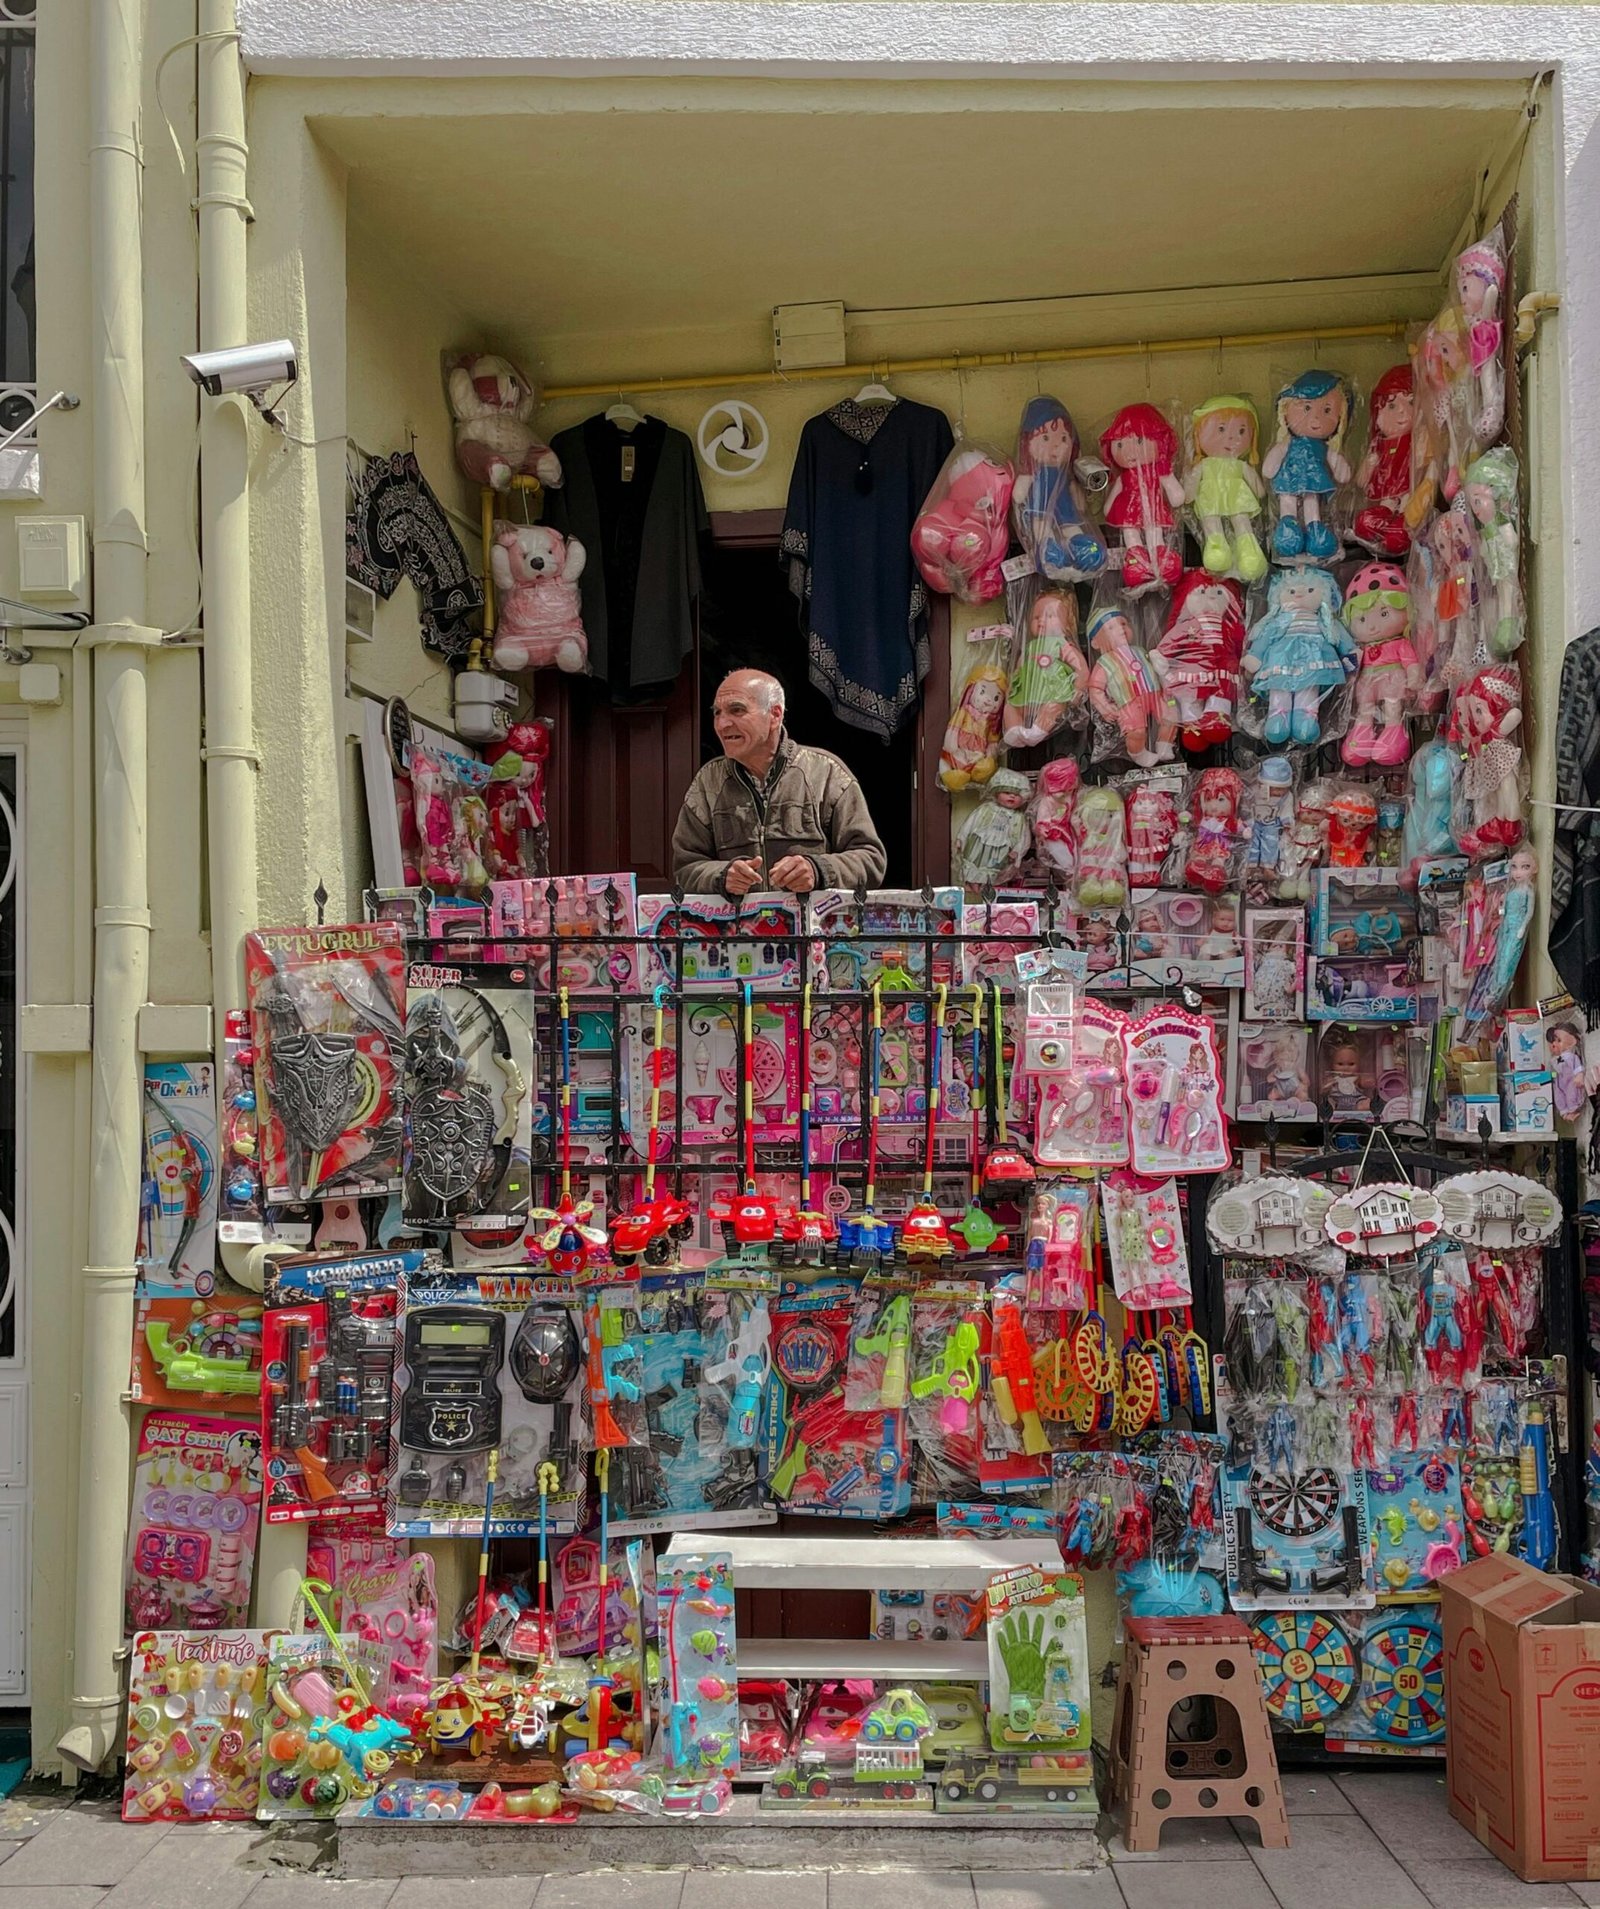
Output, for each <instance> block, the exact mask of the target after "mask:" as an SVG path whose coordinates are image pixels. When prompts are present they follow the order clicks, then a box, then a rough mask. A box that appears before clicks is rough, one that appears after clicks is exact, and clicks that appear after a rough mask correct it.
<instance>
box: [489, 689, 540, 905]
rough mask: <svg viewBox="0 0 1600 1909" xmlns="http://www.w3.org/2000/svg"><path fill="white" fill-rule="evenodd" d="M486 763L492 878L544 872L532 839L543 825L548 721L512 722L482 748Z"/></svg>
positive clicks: (499, 879)
mask: <svg viewBox="0 0 1600 1909" xmlns="http://www.w3.org/2000/svg"><path fill="white" fill-rule="evenodd" d="M483 753H484V759H485V761H487V762H488V763H489V764H490V765H491V768H490V775H489V781H488V785H487V787H486V788H485V790H484V799H485V801H486V802H487V804H488V809H489V843H488V849H489V852H488V855H487V857H486V860H487V862H488V866H489V873H490V875H491V876H492V877H493V878H494V879H495V880H496V881H512V880H518V879H520V878H522V877H523V876H527V875H542V874H543V873H544V872H545V871H544V870H543V869H542V868H538V867H535V866H534V864H535V862H536V861H538V860H540V859H542V858H541V857H540V856H539V855H538V854H537V852H536V851H535V850H534V847H533V842H532V839H531V838H534V837H536V836H537V833H538V831H539V830H541V829H542V828H543V827H544V815H545V809H544V784H545V772H546V770H545V765H546V763H547V762H548V760H549V756H550V725H549V723H547V722H522V723H515V724H513V725H512V727H511V728H510V729H509V730H508V731H507V732H506V735H505V738H504V740H503V741H500V742H497V743H492V744H491V745H490V746H489V747H488V748H487V749H485V750H484V752H483Z"/></svg>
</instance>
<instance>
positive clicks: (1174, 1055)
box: [1123, 1006, 1230, 1176]
mask: <svg viewBox="0 0 1600 1909" xmlns="http://www.w3.org/2000/svg"><path fill="white" fill-rule="evenodd" d="M1123 1053H1124V1066H1125V1069H1126V1074H1127V1083H1128V1089H1127V1091H1128V1101H1129V1106H1130V1109H1131V1113H1132V1119H1131V1123H1130V1124H1131V1132H1132V1151H1133V1159H1132V1165H1133V1169H1134V1171H1135V1172H1136V1173H1143V1174H1150V1175H1156V1176H1161V1175H1164V1174H1169V1173H1218V1172H1220V1171H1221V1170H1222V1169H1223V1168H1224V1167H1225V1166H1227V1164H1228V1161H1229V1158H1230V1152H1229V1146H1228V1127H1227V1121H1226V1119H1225V1118H1224V1116H1223V1112H1222V1069H1221V1064H1220V1061H1219V1059H1218V1055H1217V1048H1216V1040H1215V1036H1214V1034H1213V1031H1212V1027H1211V1023H1210V1022H1209V1021H1208V1020H1206V1019H1205V1018H1204V1017H1203V1016H1201V1015H1198V1014H1191V1013H1190V1012H1189V1011H1188V1009H1186V1008H1179V1007H1166V1006H1157V1007H1152V1008H1150V1009H1148V1010H1147V1011H1146V1012H1145V1013H1143V1014H1141V1015H1140V1016H1139V1017H1138V1019H1137V1020H1135V1021H1133V1022H1131V1023H1130V1024H1129V1025H1128V1026H1127V1027H1126V1029H1125V1030H1124V1033H1123Z"/></svg>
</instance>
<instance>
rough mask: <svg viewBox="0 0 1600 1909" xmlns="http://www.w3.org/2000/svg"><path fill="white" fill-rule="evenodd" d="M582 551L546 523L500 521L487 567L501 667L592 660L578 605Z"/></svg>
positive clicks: (575, 665) (570, 665) (578, 664)
mask: <svg viewBox="0 0 1600 1909" xmlns="http://www.w3.org/2000/svg"><path fill="white" fill-rule="evenodd" d="M583 564H584V549H583V545H582V544H581V543H579V542H578V540H577V538H576V537H563V536H562V535H561V533H560V531H558V530H552V529H550V527H549V525H548V524H507V523H497V524H496V525H495V527H494V548H493V549H492V550H491V551H490V553H489V570H490V574H491V575H492V576H493V578H494V593H495V601H496V604H497V606H498V616H497V618H496V621H495V629H494V661H495V667H496V668H497V669H510V670H517V669H548V668H549V667H550V666H551V665H552V664H554V666H555V667H556V668H557V669H564V670H581V669H582V668H583V667H584V665H585V664H586V663H587V661H588V659H589V639H588V637H587V636H586V635H585V634H584V629H583V613H582V610H581V608H580V607H579V603H578V579H579V577H581V576H582V575H583Z"/></svg>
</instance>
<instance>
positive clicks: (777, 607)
mask: <svg viewBox="0 0 1600 1909" xmlns="http://www.w3.org/2000/svg"><path fill="white" fill-rule="evenodd" d="M735 669H759V670H765V671H766V672H767V673H768V675H770V676H776V677H777V679H778V681H779V682H780V683H782V684H783V687H784V690H785V692H786V694H787V699H788V714H787V717H786V726H787V728H788V731H789V734H790V735H791V736H793V738H794V739H795V741H796V742H805V743H810V744H811V746H812V747H813V748H816V749H827V750H829V751H831V752H832V754H834V755H836V756H837V757H838V758H839V760H840V761H841V762H843V763H844V764H845V766H846V767H847V768H848V769H850V770H851V771H852V772H853V773H854V775H855V777H856V780H857V781H858V782H859V783H860V784H861V787H862V788H863V790H865V792H866V797H867V802H868V804H869V806H870V807H871V810H872V819H873V821H874V822H875V823H876V824H877V829H878V833H879V835H880V836H881V837H882V838H883V846H884V850H885V852H886V853H887V855H888V858H889V870H888V874H887V875H886V876H885V878H884V886H885V887H887V888H904V887H907V886H908V885H909V884H910V882H911V880H912V869H913V866H914V863H913V854H912V843H913V839H914V829H915V812H916V801H917V788H916V770H917V723H916V719H915V717H914V716H913V717H912V718H911V719H910V720H908V721H907V722H906V724H905V725H904V727H903V728H902V729H901V730H900V732H899V733H898V734H897V735H896V736H894V737H893V738H892V739H891V740H890V741H889V742H887V743H885V742H882V741H880V740H879V738H878V737H876V736H871V735H868V734H867V732H866V731H865V730H864V729H853V728H852V727H851V726H850V725H849V724H848V723H842V722H840V720H839V719H838V717H837V716H835V715H834V713H833V709H832V707H831V705H830V704H829V702H828V699H827V697H826V696H824V695H822V694H821V692H820V691H818V690H815V689H813V688H812V687H811V681H810V676H809V673H808V671H807V667H806V653H805V639H804V638H803V636H802V635H801V632H800V621H799V616H798V606H797V605H796V603H795V599H794V598H793V596H791V595H790V592H789V579H788V573H787V571H786V569H785V567H784V565H783V564H781V563H780V562H779V561H778V553H777V551H776V550H774V549H772V548H771V547H770V546H767V547H765V548H763V547H762V546H760V545H727V544H721V543H718V544H714V545H712V547H711V548H710V549H709V550H708V551H707V553H706V567H705V598H704V601H703V604H702V607H701V624H700V760H701V761H702V762H709V761H710V759H711V758H712V757H713V756H715V755H716V754H717V753H718V749H717V737H716V731H715V730H714V729H713V728H712V726H711V704H712V700H713V698H714V697H715V696H716V693H717V685H718V683H720V682H721V681H722V679H723V677H724V676H726V675H727V674H728V672H729V671H730V670H735Z"/></svg>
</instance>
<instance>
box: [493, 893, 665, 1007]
mask: <svg viewBox="0 0 1600 1909" xmlns="http://www.w3.org/2000/svg"><path fill="white" fill-rule="evenodd" d="M491 894H492V907H491V911H490V921H489V928H490V934H491V945H492V947H493V952H494V957H495V959H497V960H500V961H526V962H528V963H529V965H530V966H531V967H532V969H533V984H534V986H535V987H536V988H539V989H541V990H545V991H548V990H550V989H552V988H558V987H565V988H572V989H575V990H576V989H581V988H607V987H610V986H611V985H612V983H613V982H614V983H615V984H616V986H617V987H619V988H630V987H632V986H633V983H634V972H633V970H634V962H633V955H632V952H631V950H630V949H629V948H628V947H626V946H623V947H617V946H608V945H607V941H606V939H605V938H606V937H610V936H615V937H617V938H618V939H619V940H621V941H622V942H624V943H625V942H627V941H628V939H629V938H630V937H632V936H634V935H635V934H636V933H637V932H638V878H637V877H636V876H635V875H633V874H632V873H631V872H628V871H626V870H622V871H619V872H617V873H616V874H611V875H552V876H549V877H547V878H545V879H543V880H539V879H529V880H522V881H504V882H496V883H495V884H494V887H493V889H492V891H491ZM552 936H554V938H555V942H556V971H555V974H554V976H553V977H552V975H551V974H550V972H549V969H550V940H551V937H552Z"/></svg>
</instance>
